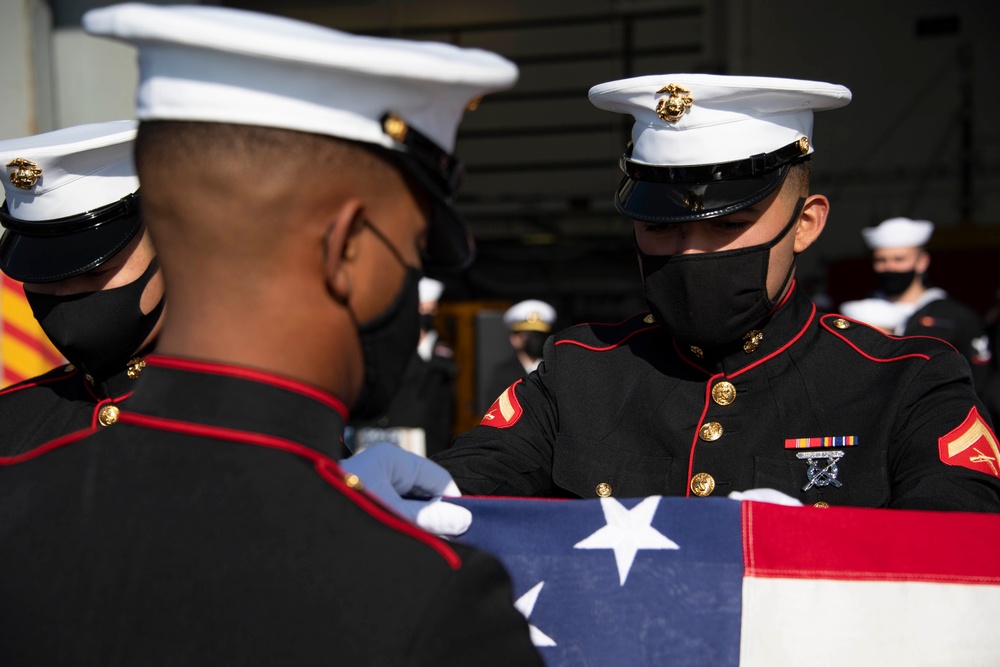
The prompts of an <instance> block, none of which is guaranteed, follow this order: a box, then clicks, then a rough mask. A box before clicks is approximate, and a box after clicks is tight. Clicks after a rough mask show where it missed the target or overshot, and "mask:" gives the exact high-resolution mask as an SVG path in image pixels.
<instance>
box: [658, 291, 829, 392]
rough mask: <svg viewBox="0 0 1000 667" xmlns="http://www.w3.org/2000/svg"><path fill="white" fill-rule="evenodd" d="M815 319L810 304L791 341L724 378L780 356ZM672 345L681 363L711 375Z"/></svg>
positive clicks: (814, 311) (800, 336)
mask: <svg viewBox="0 0 1000 667" xmlns="http://www.w3.org/2000/svg"><path fill="white" fill-rule="evenodd" d="M815 317H816V304H815V303H814V304H812V311H811V312H810V313H809V317H807V318H806V322H805V324H803V325H802V328H801V329H799V332H798V333H797V334H795V335H794V336H793V337H792V338H791V339H789V340H788V342H786V343H785V344H784V345H782V346H781V347H779V348H778V349H777V350H775V351H774V352H772V353H771V354H769V355H767V356H766V357H761V358H760V359H757V360H756V361H754V362H753V363H751V364H749V365H747V366H744V367H743V368H740V369H739V370H736V371H733V372H732V373H726V374H725V377H727V378H735V377H739V376H740V375H743V374H744V373H746V372H747V371H749V370H751V369H753V368H756V367H757V366H760V365H761V364H763V363H764V362H766V361H769V360H771V359H773V358H774V357H776V356H778V355H779V354H781V353H782V352H784V351H785V350H787V349H788V348H790V347H791V346H792V345H794V344H795V343H796V342H798V340H799V339H800V338H802V336H803V335H804V334H805V332H806V330H807V329H808V328H809V325H810V324H812V321H813V319H815ZM673 343H674V351H675V352H677V356H678V357H680V359H681V360H682V361H684V363H686V364H687V365H689V366H691V367H692V368H697V369H698V370H700V371H701V372H702V373H704V374H705V375H711V372H710V371H707V370H705V369H704V368H702V367H701V366H699V365H698V364H696V363H695V362H693V361H691V360H690V359H688V358H687V357H685V356H684V354H683V353H682V352H681V350H680V348H679V347H678V346H677V341H676V340H674V341H673Z"/></svg>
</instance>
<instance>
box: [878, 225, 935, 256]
mask: <svg viewBox="0 0 1000 667" xmlns="http://www.w3.org/2000/svg"><path fill="white" fill-rule="evenodd" d="M933 233H934V223H933V222H931V221H930V220H911V219H910V218H889V219H888V220H883V221H882V222H880V223H879V224H877V225H876V226H874V227H865V228H864V229H862V230H861V235H862V236H863V237H864V239H865V244H866V245H867V246H868V247H869V248H870V249H872V250H878V249H879V248H922V247H923V246H925V245H927V242H928V241H930V240H931V234H933Z"/></svg>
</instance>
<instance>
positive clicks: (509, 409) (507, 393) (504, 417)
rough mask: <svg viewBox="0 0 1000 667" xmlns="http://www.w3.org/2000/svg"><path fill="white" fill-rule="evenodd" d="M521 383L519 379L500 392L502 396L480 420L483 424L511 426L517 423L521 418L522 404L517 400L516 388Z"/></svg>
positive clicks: (497, 426)
mask: <svg viewBox="0 0 1000 667" xmlns="http://www.w3.org/2000/svg"><path fill="white" fill-rule="evenodd" d="M520 383H521V380H518V381H517V382H515V383H514V384H512V385H511V386H509V387H507V388H506V389H504V392H503V393H502V394H500V398H498V399H497V400H496V401H494V402H493V405H491V406H490V409H489V410H487V411H486V414H485V415H484V416H483V420H482V421H481V422H479V423H480V424H482V425H483V426H492V427H493V428H509V427H511V426H513V425H514V424H516V423H517V420H518V419H520V418H521V412H522V411H521V404H520V403H518V402H517V395H516V394H515V393H514V388H515V387H516V386H517V385H519V384H520Z"/></svg>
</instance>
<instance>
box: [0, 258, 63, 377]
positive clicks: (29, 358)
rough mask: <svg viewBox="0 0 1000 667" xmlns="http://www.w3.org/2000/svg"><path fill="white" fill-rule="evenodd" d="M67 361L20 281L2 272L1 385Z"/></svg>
mask: <svg viewBox="0 0 1000 667" xmlns="http://www.w3.org/2000/svg"><path fill="white" fill-rule="evenodd" d="M62 363H64V361H63V357H62V355H61V354H59V351H58V350H56V348H55V347H54V346H53V345H52V343H50V342H49V339H48V338H46V336H45V333H44V332H43V331H42V328H41V327H40V326H38V321H37V320H35V317H34V315H32V314H31V307H30V306H29V305H28V301H27V299H25V298H24V287H23V286H22V285H21V283H19V282H17V281H16V280H13V279H11V278H8V277H7V276H6V275H3V274H0V367H2V374H0V388H3V387H7V386H9V385H12V384H15V383H17V382H20V381H22V380H27V379H28V378H31V377H34V376H36V375H41V374H42V373H45V372H46V371H48V370H51V369H52V368H55V367H56V366H59V365H61V364H62Z"/></svg>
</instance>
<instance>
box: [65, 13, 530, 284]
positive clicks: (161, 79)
mask: <svg viewBox="0 0 1000 667" xmlns="http://www.w3.org/2000/svg"><path fill="white" fill-rule="evenodd" d="M83 25H84V28H85V29H86V30H87V32H89V33H91V34H95V35H103V36H107V37H112V38H116V39H119V40H121V41H124V42H128V43H131V44H134V45H135V46H137V47H138V49H139V86H138V90H137V92H136V116H137V117H138V118H139V120H180V121H207V122H220V123H236V124H246V125H257V126H262V127H276V128H282V129H289V130H297V131H301V132H311V133H318V134H324V135H329V136H333V137H338V138H342V139H348V140H352V141H358V142H363V143H364V144H367V145H368V147H370V148H372V149H376V148H377V149H380V150H383V151H385V152H386V153H387V154H389V155H391V156H392V157H393V158H394V159H395V161H396V163H397V164H399V165H401V166H402V167H403V168H404V169H406V170H407V171H408V172H409V173H411V174H412V175H413V176H414V177H415V178H417V179H418V180H419V182H420V183H421V184H422V185H423V186H424V187H426V188H427V189H428V191H429V192H430V194H431V195H433V197H434V198H435V200H436V203H437V204H438V206H436V207H435V209H436V210H435V215H434V220H433V221H432V223H431V227H430V230H429V238H428V253H429V255H430V257H429V259H430V260H431V263H432V265H433V264H434V263H437V264H441V265H447V266H448V267H450V268H464V267H465V266H467V265H468V264H469V263H470V262H471V261H472V247H471V237H470V236H469V234H468V231H467V229H466V227H465V225H464V223H463V222H462V221H461V220H460V219H459V218H458V216H457V213H455V211H454V209H453V208H452V207H451V198H452V196H453V195H454V194H455V191H456V190H457V188H458V186H459V184H460V181H461V176H462V167H461V164H460V163H459V161H458V160H457V159H456V158H455V157H454V156H453V155H452V152H453V149H454V145H455V136H456V132H457V128H458V124H459V122H460V121H461V119H462V114H463V113H464V112H465V111H466V109H468V108H474V107H475V105H476V104H478V100H479V99H480V98H481V97H482V95H484V94H485V93H489V92H493V91H496V90H502V89H505V88H509V87H510V86H512V85H513V84H514V82H515V81H516V80H517V67H516V66H515V65H514V64H513V63H511V62H510V61H508V60H506V59H504V58H502V57H500V56H499V55H497V54H495V53H491V52H488V51H482V50H479V49H467V48H459V47H456V46H453V45H450V44H439V43H433V42H413V41H407V40H399V39H386V38H378V37H363V36H358V35H351V34H348V33H344V32H340V31H337V30H333V29H330V28H326V27H322V26H317V25H313V24H309V23H303V22H300V21H296V20H292V19H287V18H282V17H277V16H269V15H265V14H258V13H255V12H248V11H242V10H237V9H229V8H222V7H204V6H184V5H178V6H154V5H145V4H137V3H128V4H123V5H115V6H111V7H106V8H101V9H93V10H90V11H88V12H87V13H86V14H85V15H84V17H83Z"/></svg>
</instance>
